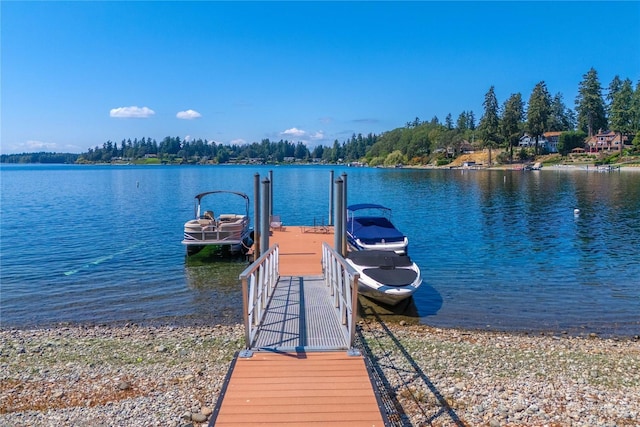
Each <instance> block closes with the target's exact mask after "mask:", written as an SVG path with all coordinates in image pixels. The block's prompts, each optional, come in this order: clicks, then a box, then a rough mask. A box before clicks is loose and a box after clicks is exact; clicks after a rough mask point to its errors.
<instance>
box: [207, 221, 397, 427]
mask: <svg viewBox="0 0 640 427" xmlns="http://www.w3.org/2000/svg"><path fill="white" fill-rule="evenodd" d="M333 237H334V236H333V229H332V228H327V227H321V228H318V227H303V226H288V227H285V228H283V229H281V230H275V231H273V234H272V235H271V236H270V244H271V245H274V244H276V243H277V244H278V246H279V251H280V252H279V270H280V278H279V280H278V283H277V285H276V288H275V290H274V293H273V296H272V297H271V300H270V302H269V305H268V306H267V309H266V313H265V316H264V318H263V321H262V322H261V324H260V326H259V327H258V332H257V335H256V339H255V342H254V343H253V345H252V347H251V349H250V351H248V352H242V353H241V354H240V355H238V356H236V358H235V359H234V361H233V363H232V366H231V368H230V369H229V374H228V376H227V379H226V381H225V385H224V387H223V390H222V391H221V394H220V396H219V398H218V402H217V405H216V408H215V411H214V413H213V415H212V418H211V422H210V424H209V425H210V426H220V427H226V426H250V425H253V426H255V425H260V426H287V427H294V426H314V425H315V426H345V427H346V426H349V427H354V426H355V427H357V426H363V427H364V426H367V427H372V426H376V427H382V426H384V425H385V422H384V418H383V415H382V412H381V410H380V408H381V407H382V404H381V403H380V402H379V399H378V396H377V394H376V392H375V389H374V387H373V384H372V382H371V379H370V377H369V373H368V371H367V367H366V364H365V360H364V357H363V356H362V355H360V354H359V353H357V352H353V351H350V350H352V349H349V343H348V342H347V340H346V338H345V336H344V334H343V333H342V329H341V322H340V319H338V316H337V315H336V314H335V307H334V304H333V299H332V297H331V296H330V295H329V291H328V288H327V286H326V285H325V284H324V280H323V276H322V274H323V272H322V263H321V259H322V244H323V242H327V243H329V244H330V245H333Z"/></svg>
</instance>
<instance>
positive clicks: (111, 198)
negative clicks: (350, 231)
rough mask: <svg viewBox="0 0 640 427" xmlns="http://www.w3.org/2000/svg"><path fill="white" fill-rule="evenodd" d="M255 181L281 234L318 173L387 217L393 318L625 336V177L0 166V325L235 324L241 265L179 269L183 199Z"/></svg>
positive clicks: (636, 324) (631, 222)
mask: <svg viewBox="0 0 640 427" xmlns="http://www.w3.org/2000/svg"><path fill="white" fill-rule="evenodd" d="M270 170H271V171H273V178H274V184H273V188H274V195H273V198H274V213H276V214H280V215H281V217H282V220H283V222H284V223H285V224H289V225H292V224H312V223H313V222H314V220H316V221H318V222H322V221H324V222H325V223H326V222H327V220H328V216H329V194H330V193H329V187H330V185H329V184H330V171H331V170H333V171H334V176H335V178H337V177H338V176H340V175H341V174H342V173H346V174H347V188H348V190H347V193H348V199H349V201H348V203H349V204H351V203H361V202H375V203H380V204H383V205H386V206H388V207H390V208H392V209H393V221H394V223H395V224H396V226H397V227H398V228H399V229H400V230H402V231H404V232H405V233H406V234H407V235H408V236H409V240H410V243H409V252H410V255H411V257H412V258H413V259H414V261H416V263H417V264H418V265H419V266H420V268H421V270H422V273H423V277H424V283H423V285H422V287H421V288H420V289H419V291H418V292H417V293H416V295H415V297H414V299H413V302H412V303H411V304H409V306H408V307H402V308H403V309H405V310H406V311H405V312H404V313H401V317H402V316H406V317H407V318H410V319H411V320H412V321H416V320H417V321H419V322H421V323H425V324H429V325H433V326H440V327H464V328H481V329H494V330H515V331H556V332H557V331H567V332H569V333H578V334H580V333H590V332H596V333H600V334H614V335H626V336H629V335H637V334H639V333H640V314H639V313H640V173H636V172H625V171H623V172H613V173H597V172H593V171H591V172H586V171H583V170H573V171H565V170H542V171H529V172H520V171H474V170H414V169H375V168H347V167H337V166H333V167H328V166H281V167H274V166H184V167H183V166H76V165H66V166H45V165H7V166H5V165H3V166H2V168H1V171H0V173H1V175H0V179H1V189H2V193H1V197H2V199H1V211H0V213H1V230H0V231H1V235H0V243H1V276H0V278H1V284H0V322H1V325H2V327H5V328H6V327H32V326H47V325H51V324H55V323H60V322H63V323H64V322H70V323H77V322H81V323H90V324H93V323H117V322H134V323H154V322H158V323H180V322H195V323H210V322H239V321H240V319H241V314H240V313H241V307H240V304H241V302H240V286H239V281H238V275H239V274H240V272H242V270H243V269H244V268H245V267H246V265H247V264H246V263H244V262H241V261H231V262H228V261H227V262H222V261H217V262H211V263H205V264H201V265H195V264H193V265H192V264H191V263H187V262H186V260H185V248H184V247H183V245H182V244H181V243H180V242H181V240H182V228H183V224H184V222H185V221H186V220H188V219H190V218H191V217H192V216H193V198H194V196H195V195H196V194H197V193H199V192H203V191H208V190H214V189H227V190H235V191H240V192H244V193H246V194H248V195H249V196H250V197H253V180H254V175H255V174H256V173H258V174H260V176H261V177H262V178H264V177H266V176H267V175H268V173H269V171H270ZM240 206H241V204H240ZM226 208H227V207H226V206H225V207H224V209H218V211H220V212H222V211H223V210H225V209H226ZM229 208H231V207H229ZM575 208H579V209H580V212H581V213H580V214H579V215H577V216H576V215H574V209H575ZM233 210H236V209H233ZM252 211H253V200H252V201H251V212H252ZM378 309H379V310H380V312H383V311H384V310H383V308H381V307H378ZM396 314H397V313H396Z"/></svg>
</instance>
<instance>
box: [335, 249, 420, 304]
mask: <svg viewBox="0 0 640 427" xmlns="http://www.w3.org/2000/svg"><path fill="white" fill-rule="evenodd" d="M347 262H348V263H349V264H350V265H351V266H352V267H353V268H354V269H355V270H356V271H357V272H358V273H360V280H359V281H358V293H360V294H361V295H364V296H366V297H368V298H371V299H374V300H376V301H378V302H381V303H383V304H387V305H396V304H398V303H399V302H401V301H403V300H406V299H407V298H409V297H411V296H412V295H413V294H414V293H415V292H416V291H417V290H418V288H419V287H420V285H421V284H422V277H421V274H420V269H419V268H418V266H417V265H416V264H415V263H414V262H412V261H411V259H410V258H409V257H408V256H406V255H398V254H397V253H395V252H393V251H379V250H374V251H361V252H351V253H349V255H347Z"/></svg>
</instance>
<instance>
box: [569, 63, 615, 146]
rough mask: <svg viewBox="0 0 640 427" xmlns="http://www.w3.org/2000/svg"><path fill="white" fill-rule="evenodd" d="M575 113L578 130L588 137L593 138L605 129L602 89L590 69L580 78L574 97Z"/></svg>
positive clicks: (596, 74) (605, 118)
mask: <svg viewBox="0 0 640 427" xmlns="http://www.w3.org/2000/svg"><path fill="white" fill-rule="evenodd" d="M576 112H577V113H578V129H580V130H582V131H583V132H585V133H586V134H587V135H588V136H590V137H591V136H593V135H595V134H596V132H598V131H600V130H605V129H606V128H607V117H606V115H605V106H604V100H603V99H602V87H601V86H600V80H598V73H597V72H596V70H595V69H594V68H591V69H590V70H589V71H588V72H587V74H585V75H584V76H582V82H580V86H579V87H578V96H577V97H576Z"/></svg>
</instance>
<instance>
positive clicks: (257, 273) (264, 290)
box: [240, 244, 280, 349]
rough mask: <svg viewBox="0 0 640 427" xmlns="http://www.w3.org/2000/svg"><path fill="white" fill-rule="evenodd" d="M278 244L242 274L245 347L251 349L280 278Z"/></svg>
mask: <svg viewBox="0 0 640 427" xmlns="http://www.w3.org/2000/svg"><path fill="white" fill-rule="evenodd" d="M279 252H280V249H279V247H278V245H277V244H275V245H273V246H271V247H270V248H269V250H268V251H266V252H265V253H264V254H262V256H261V257H260V258H258V259H257V260H256V261H255V262H253V264H251V265H250V266H249V267H247V268H246V269H245V270H244V271H243V272H242V273H241V274H240V280H241V281H242V308H243V317H244V330H245V347H246V348H247V349H250V348H251V343H252V342H253V340H254V338H255V335H256V332H257V330H258V329H257V328H258V325H260V322H261V321H262V317H263V316H264V313H265V310H266V308H267V303H268V302H269V297H270V296H271V294H272V292H273V289H274V288H275V286H276V283H277V282H278V278H279V277H280V273H279V268H278V255H279Z"/></svg>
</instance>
